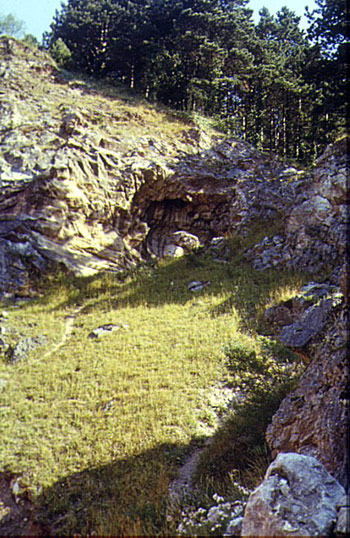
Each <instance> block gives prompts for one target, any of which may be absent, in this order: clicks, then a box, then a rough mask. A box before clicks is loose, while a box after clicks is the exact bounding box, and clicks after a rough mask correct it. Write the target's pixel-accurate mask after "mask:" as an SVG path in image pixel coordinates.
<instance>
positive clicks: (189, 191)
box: [0, 37, 279, 293]
mask: <svg viewBox="0 0 350 538" xmlns="http://www.w3.org/2000/svg"><path fill="white" fill-rule="evenodd" d="M0 74H1V95H0V103H1V104H0V107H1V121H0V145H1V153H0V293H1V292H2V293H11V292H15V291H16V293H25V291H26V289H27V287H28V284H29V282H30V279H31V277H32V276H33V275H34V276H35V274H42V272H43V271H44V270H45V269H46V268H48V267H49V266H50V264H55V265H57V264H61V265H63V266H65V267H66V268H67V269H68V270H69V271H72V272H74V273H75V274H81V275H88V274H93V273H94V272H96V271H101V270H116V271H118V270H120V269H123V268H127V267H130V265H133V264H135V263H137V262H139V261H140V260H142V259H147V258H149V257H152V256H156V257H161V256H164V255H170V256H178V255H182V254H184V253H186V252H188V251H189V250H191V249H193V248H197V247H198V246H199V245H201V244H203V243H205V242H208V241H210V240H211V239H212V238H213V237H217V236H223V235H224V234H225V233H227V232H229V231H232V230H233V229H234V228H235V226H236V225H237V224H238V222H240V221H241V220H242V218H243V214H244V212H246V211H247V208H248V206H249V205H251V203H252V202H251V200H252V199H253V198H255V197H259V198H260V200H261V201H260V205H261V207H264V200H266V198H267V195H266V193H265V191H266V190H269V188H270V190H271V192H272V191H273V190H274V188H275V183H274V182H273V181H272V179H271V178H272V177H273V173H272V164H273V163H270V162H269V161H268V160H267V159H266V158H264V157H263V156H262V155H261V154H260V153H259V152H258V151H256V150H255V149H253V148H251V147H250V146H248V145H247V144H244V143H242V142H238V141H235V140H226V139H225V137H224V136H221V135H218V134H212V135H209V134H207V133H204V132H201V131H200V130H199V129H197V128H193V127H191V126H189V125H187V126H186V125H185V124H182V125H181V124H180V123H179V122H174V120H173V119H171V118H168V117H167V116H166V114H165V113H163V114H160V113H156V112H155V111H152V109H151V108H150V107H148V108H146V107H145V106H144V104H139V105H136V104H134V105H132V104H128V102H127V101H126V100H125V99H124V100H123V99H121V98H117V97H116V95H115V93H116V92H115V90H114V89H113V88H107V87H104V89H103V90H101V89H99V90H96V89H94V87H93V82H92V81H90V82H89V81H88V82H84V81H81V82H76V81H75V82H69V81H65V80H64V79H63V78H62V76H61V75H60V73H59V72H58V71H57V69H56V67H55V64H54V62H53V61H52V59H50V57H48V56H47V55H46V54H45V53H43V52H41V51H39V50H36V51H33V50H32V49H30V48H29V47H28V46H26V45H24V44H23V43H19V42H17V41H15V40H13V39H10V38H6V37H1V38H0ZM103 92H104V93H103ZM113 92H114V93H113ZM146 124H147V125H146ZM145 125H146V126H145ZM148 129H151V130H152V136H151V135H147V134H145V133H147V130H148ZM274 165H275V163H274ZM253 186H256V189H257V191H256V192H255V191H254V192H250V191H252V187H253ZM269 186H270V187H269ZM258 191H259V192H258ZM264 193H265V194H264ZM269 196H270V198H271V195H269ZM276 197H277V199H278V198H279V195H278V194H276ZM268 211H269V212H270V214H271V212H272V213H273V212H274V210H273V209H269V210H268Z"/></svg>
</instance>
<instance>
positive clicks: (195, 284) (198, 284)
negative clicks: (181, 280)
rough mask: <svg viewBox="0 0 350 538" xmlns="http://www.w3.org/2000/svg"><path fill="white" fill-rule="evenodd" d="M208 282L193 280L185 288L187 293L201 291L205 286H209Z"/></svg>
mask: <svg viewBox="0 0 350 538" xmlns="http://www.w3.org/2000/svg"><path fill="white" fill-rule="evenodd" d="M210 284H211V282H210V280H204V281H203V280H193V281H192V282H190V283H189V284H188V286H187V288H188V289H189V291H201V290H202V289H203V288H205V287H206V286H210Z"/></svg>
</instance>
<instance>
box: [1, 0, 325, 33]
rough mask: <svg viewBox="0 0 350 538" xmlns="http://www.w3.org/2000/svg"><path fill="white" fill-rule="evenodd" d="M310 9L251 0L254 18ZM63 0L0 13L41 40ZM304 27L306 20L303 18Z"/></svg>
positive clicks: (299, 1)
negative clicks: (283, 9)
mask: <svg viewBox="0 0 350 538" xmlns="http://www.w3.org/2000/svg"><path fill="white" fill-rule="evenodd" d="M306 5H307V6H309V8H310V10H312V9H313V8H314V7H315V2H314V0H250V2H249V7H250V8H251V9H253V10H254V20H255V21H257V20H258V19H259V15H258V13H259V10H260V9H261V8H262V7H267V8H268V10H269V11H270V13H272V14H275V13H276V12H277V11H278V10H279V9H280V8H281V7H282V6H287V7H288V8H289V9H290V10H291V11H294V12H295V13H296V14H297V15H298V16H302V15H303V13H304V11H305V6H306ZM60 7H61V0H0V14H1V15H7V14H8V13H12V14H13V15H15V17H16V18H18V19H20V20H22V21H24V23H25V31H26V33H28V34H33V35H34V36H35V37H37V38H38V40H39V41H41V38H42V34H43V32H45V31H47V30H49V29H50V23H51V22H52V19H53V16H54V14H55V11H56V9H58V10H60ZM301 26H302V27H306V26H307V24H306V21H305V20H302V22H301Z"/></svg>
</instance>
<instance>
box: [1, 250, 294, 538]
mask: <svg viewBox="0 0 350 538" xmlns="http://www.w3.org/2000/svg"><path fill="white" fill-rule="evenodd" d="M300 278H301V277H300V276H298V275H291V274H288V273H278V272H277V271H271V272H265V273H261V272H260V273H259V272H257V271H254V270H253V269H251V268H250V267H249V266H248V265H246V264H245V263H243V262H241V261H236V260H233V261H232V262H231V263H230V264H227V265H224V264H218V263H215V262H214V261H213V260H212V259H210V258H208V257H206V256H203V255H201V254H199V255H198V256H197V257H196V262H195V263H194V260H193V256H190V257H185V258H182V259H179V260H174V261H162V262H160V263H159V264H158V265H157V266H154V267H152V266H144V267H141V268H139V269H138V270H137V271H134V272H129V273H125V274H120V275H112V274H106V275H102V276H99V277H95V278H92V277H90V278H85V279H83V278H70V277H67V276H66V275H57V276H55V277H51V278H50V279H48V280H47V281H46V282H45V283H44V284H42V296H41V298H39V299H38V300H35V301H32V302H30V303H28V304H24V305H22V306H20V307H18V306H15V305H13V306H11V305H10V306H8V307H7V310H8V316H9V319H8V321H7V323H8V325H9V326H11V327H15V329H16V331H17V335H18V337H19V336H21V335H22V336H40V335H45V336H46V338H47V341H48V344H47V345H45V346H43V347H42V348H40V349H39V350H38V349H37V350H35V351H33V352H31V354H30V355H29V356H28V357H27V358H26V359H25V360H23V361H21V362H19V363H17V364H12V365H11V364H8V363H6V361H5V360H3V361H2V363H1V365H0V378H1V379H4V380H6V385H5V388H4V390H3V392H2V394H1V407H0V412H1V426H0V429H1V431H0V439H1V440H0V444H1V454H2V461H3V465H4V469H5V470H7V471H9V472H11V473H13V474H15V475H17V476H20V477H21V479H20V480H21V484H22V486H23V488H24V489H25V490H26V492H27V494H28V495H30V496H31V497H32V498H34V499H35V502H36V505H37V509H38V514H39V519H40V523H41V524H42V525H43V527H44V528H47V529H48V530H49V531H50V532H51V533H52V534H72V533H83V534H87V533H91V532H93V531H95V532H97V534H100V535H110V534H119V535H142V534H143V535H150V534H166V533H167V532H171V529H170V530H169V529H168V526H167V523H166V517H165V516H166V505H165V500H166V496H167V492H168V487H169V483H170V481H171V480H172V479H173V478H174V476H175V475H176V471H177V469H178V467H179V466H180V465H181V464H182V463H183V462H184V460H185V457H186V455H187V454H188V453H189V451H191V450H192V449H193V446H199V445H200V444H201V443H202V433H201V431H202V430H201V429H200V427H199V426H200V424H203V423H210V422H211V421H212V420H213V419H212V415H211V412H210V410H209V409H208V408H207V404H206V403H205V398H203V394H205V393H206V391H210V390H211V389H212V388H213V387H217V386H218V385H220V384H224V383H226V384H227V383H231V384H241V385H242V384H243V385H244V383H246V385H247V386H250V385H249V384H250V383H251V381H252V379H251V376H253V378H254V379H253V381H254V383H255V384H256V385H259V380H260V381H261V383H262V384H263V382H264V380H266V379H267V377H271V379H272V380H273V379H274V380H276V379H279V378H280V377H283V375H284V374H283V371H282V366H281V368H279V367H277V366H276V364H277V362H278V361H277V362H276V349H274V348H273V349H272V351H271V349H267V348H268V345H267V344H266V342H267V340H266V339H265V340H263V339H261V338H260V339H259V338H258V337H257V335H256V332H255V327H256V323H257V322H256V315H257V312H258V310H259V308H260V306H261V305H263V304H266V303H267V302H268V301H269V300H270V297H271V296H272V295H273V294H274V293H277V292H278V289H279V288H280V287H281V286H282V287H285V286H287V283H288V282H289V285H290V286H295V285H296V282H297V281H299V280H300ZM191 280H210V281H211V285H210V286H207V287H206V288H204V289H203V290H202V291H201V292H198V293H193V292H190V291H189V290H188V288H187V285H188V284H189V282H190V281H191ZM79 305H80V306H81V309H80V310H79V312H78V313H76V319H75V324H74V327H73V330H72V332H71V334H69V335H68V336H67V335H66V339H65V341H64V344H63V345H60V342H61V343H62V338H63V336H64V334H65V331H66V327H67V321H68V320H69V316H70V315H72V313H73V312H74V311H76V309H77V307H78V306H79ZM253 312H254V314H253ZM105 323H115V324H118V323H119V324H124V327H122V328H121V329H120V330H118V331H116V332H114V333H112V334H110V335H109V336H106V337H104V338H101V339H95V340H94V339H90V338H88V335H89V333H90V332H91V331H92V330H93V329H95V328H96V327H98V326H99V325H102V324H105ZM225 345H226V348H225ZM269 345H270V346H271V345H272V347H273V344H271V343H269ZM55 346H56V347H55ZM230 346H231V347H230ZM264 346H265V347H264ZM229 349H230V350H231V351H228V350H229ZM52 350H55V351H54V352H53V351H52ZM239 350H241V351H242V353H241V352H240V351H239ZM230 361H231V362H230ZM264 361H265V362H264ZM266 361H267V362H266ZM269 361H270V362H269ZM241 362H242V363H243V364H244V366H242V367H241V366H240V364H241ZM282 362H283V361H282ZM287 362H288V361H287ZM270 363H271V364H270ZM256 364H258V365H260V366H261V367H260V366H259V367H256ZM254 376H255V377H254ZM259 376H260V377H259ZM272 384H273V382H272V381H271V384H270V388H271V386H272ZM271 397H272V395H271ZM264 398H265V396H264ZM276 398H277V396H276V397H275V399H274V400H273V403H271V405H270V403H266V402H265V404H264V406H265V407H263V408H262V409H261V410H260V415H259V411H258V406H259V402H258V401H257V400H254V399H253V400H251V402H250V405H251V406H253V407H251V411H249V413H248V414H247V412H244V410H243V409H242V410H240V409H237V410H236V411H235V413H234V415H232V419H228V422H226V425H225V427H224V428H223V429H221V430H220V431H221V433H220V435H219V433H218V437H217V440H216V441H215V440H214V442H213V445H212V446H213V448H211V449H210V450H211V452H210V454H209V453H208V465H207V469H210V472H208V473H207V475H208V479H209V478H210V480H213V479H214V478H215V480H216V482H217V483H216V486H217V487H219V482H220V484H224V483H225V481H227V480H228V477H229V475H230V472H231V471H232V468H231V464H229V463H228V455H230V457H231V455H232V454H234V455H235V458H236V457H237V458H239V457H243V456H240V453H244V452H247V453H248V454H249V457H251V458H253V457H254V451H252V450H248V451H247V449H246V447H247V446H248V445H249V446H252V447H255V448H256V447H259V446H261V435H262V431H263V428H264V426H263V424H265V422H266V420H269V417H270V416H271V413H270V414H269V412H268V409H270V408H271V410H272V409H275V407H276V401H277V400H276ZM277 399H278V398H277ZM247 405H248V403H247ZM254 406H255V407H254ZM254 410H255V411H254ZM271 412H272V411H271ZM262 416H264V420H265V422H264V423H263V421H262V418H261V417H262ZM234 417H236V418H234ZM255 417H256V418H255ZM247 419H249V420H250V421H251V422H249V420H247ZM235 421H236V422H237V421H238V425H236V422H235ZM255 421H256V422H255ZM256 424H258V425H259V428H260V429H259V432H260V433H259V432H258V430H257V428H256V427H255V426H256ZM251 428H252V429H253V430H254V431H253V433H249V431H250V429H251ZM238 434H239V436H240V437H244V436H246V437H248V440H247V441H246V442H243V441H242V443H241V445H240V447H239V448H237V449H235V448H232V442H233V441H234V440H235V438H236V437H237V435H238ZM220 436H221V437H220ZM250 436H253V438H250ZM220 439H221V440H220ZM216 460H220V462H221V463H220V464H219V467H217V465H218V464H217V463H216ZM204 475H205V472H204V470H203V468H202V471H201V476H202V477H203V476H204ZM215 480H214V481H215Z"/></svg>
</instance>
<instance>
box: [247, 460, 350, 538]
mask: <svg viewBox="0 0 350 538" xmlns="http://www.w3.org/2000/svg"><path fill="white" fill-rule="evenodd" d="M344 493H345V491H344V488H343V487H342V486H341V485H340V484H339V483H338V482H337V480H335V479H334V478H333V477H332V476H331V475H330V474H329V473H328V472H327V471H326V469H325V468H324V466H323V465H322V464H321V463H320V462H318V461H317V460H316V459H315V458H313V457H310V456H303V455H300V454H295V453H285V454H279V455H278V456H277V458H276V460H275V461H274V462H273V463H271V465H270V466H269V468H268V470H267V472H266V475H265V478H264V481H263V482H262V484H261V485H260V486H259V487H258V488H256V489H255V490H254V491H253V493H252V494H251V495H250V497H249V500H248V503H247V506H246V510H245V514H244V520H243V526H242V536H329V535H330V534H331V532H332V531H333V529H334V528H335V525H336V519H337V504H338V502H339V501H340V500H341V498H342V497H343V495H344Z"/></svg>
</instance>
